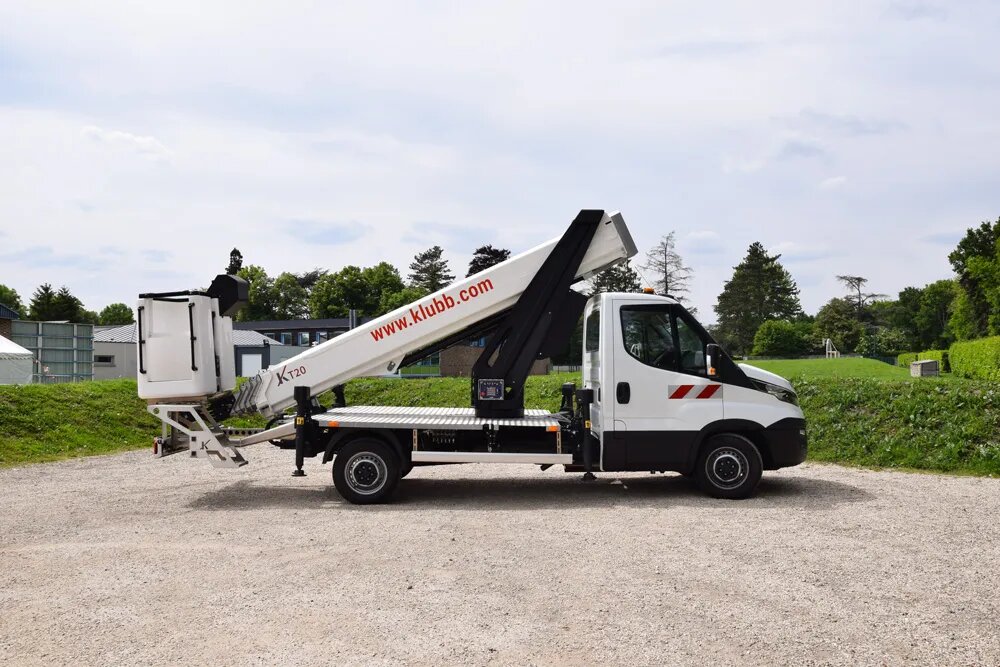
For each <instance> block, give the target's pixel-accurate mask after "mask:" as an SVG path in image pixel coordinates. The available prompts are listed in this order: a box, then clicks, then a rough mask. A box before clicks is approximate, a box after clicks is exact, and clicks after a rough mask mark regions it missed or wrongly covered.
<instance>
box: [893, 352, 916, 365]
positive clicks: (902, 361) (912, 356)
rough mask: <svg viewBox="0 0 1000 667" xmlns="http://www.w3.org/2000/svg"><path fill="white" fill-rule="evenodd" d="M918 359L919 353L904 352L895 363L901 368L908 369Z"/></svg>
mask: <svg viewBox="0 0 1000 667" xmlns="http://www.w3.org/2000/svg"><path fill="white" fill-rule="evenodd" d="M919 357H920V353H919V352H904V353H902V354H901V355H899V356H898V357H896V363H897V364H898V365H900V366H902V367H903V368H909V367H910V364H912V363H913V362H914V361H916V360H917V359H918V358H919Z"/></svg>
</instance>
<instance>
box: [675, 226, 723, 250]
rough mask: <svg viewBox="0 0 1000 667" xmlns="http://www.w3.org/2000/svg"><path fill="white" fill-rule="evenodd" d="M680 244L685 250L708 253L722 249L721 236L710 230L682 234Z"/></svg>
mask: <svg viewBox="0 0 1000 667" xmlns="http://www.w3.org/2000/svg"><path fill="white" fill-rule="evenodd" d="M682 245H683V247H684V250H685V251H686V252H691V253H694V254H699V255H708V254H713V253H717V252H720V251H721V250H722V237H721V236H719V234H718V233H717V232H713V231H712V230H699V231H693V232H688V233H687V234H686V235H685V236H684V238H683V239H682Z"/></svg>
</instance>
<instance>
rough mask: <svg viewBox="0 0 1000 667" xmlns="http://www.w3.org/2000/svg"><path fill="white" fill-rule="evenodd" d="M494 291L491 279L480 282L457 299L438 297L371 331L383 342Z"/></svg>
mask: <svg viewBox="0 0 1000 667" xmlns="http://www.w3.org/2000/svg"><path fill="white" fill-rule="evenodd" d="M492 289H493V281H492V280H490V279H489V278H486V279H485V280H480V281H479V282H478V283H476V284H475V285H469V286H468V287H466V288H464V289H461V290H459V291H458V295H457V297H453V296H451V295H450V294H442V295H441V296H436V297H434V298H433V299H431V302H430V303H428V304H423V303H419V304H417V305H416V306H414V307H412V308H410V312H409V313H407V314H406V315H405V316H404V317H400V318H397V319H395V320H393V321H391V322H389V323H388V324H383V325H382V326H380V327H376V328H374V329H372V330H371V332H370V333H371V335H372V338H374V339H375V340H382V339H383V338H386V337H387V336H391V335H392V334H394V333H396V332H397V331H402V330H403V329H406V328H408V327H409V326H410V325H411V324H419V323H420V322H423V321H424V320H426V319H430V318H431V317H434V316H435V315H437V314H438V313H443V312H444V311H446V310H451V309H452V308H454V307H455V306H458V305H459V304H462V303H465V302H466V301H471V300H472V299H475V298H476V297H477V296H482V295H483V294H486V293H487V292H489V291H491V290H492Z"/></svg>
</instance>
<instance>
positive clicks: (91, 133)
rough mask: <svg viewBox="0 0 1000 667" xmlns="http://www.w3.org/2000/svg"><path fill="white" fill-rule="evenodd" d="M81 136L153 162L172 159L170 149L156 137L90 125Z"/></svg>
mask: <svg viewBox="0 0 1000 667" xmlns="http://www.w3.org/2000/svg"><path fill="white" fill-rule="evenodd" d="M81 134H82V135H83V136H84V137H87V138H88V139H90V140H92V141H94V142H96V143H99V144H107V145H109V146H111V147H113V148H117V149H123V150H129V151H133V152H135V153H138V154H139V155H141V156H143V157H145V158H149V159H152V160H163V159H166V158H169V157H170V149H168V148H167V147H166V146H164V145H163V144H162V143H160V142H159V140H157V139H156V137H148V136H140V135H137V134H131V133H129V132H122V131H121V130H105V129H103V128H100V127H97V126H96V125H88V126H87V127H85V128H83V130H82V131H81Z"/></svg>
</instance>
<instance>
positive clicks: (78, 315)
mask: <svg viewBox="0 0 1000 667" xmlns="http://www.w3.org/2000/svg"><path fill="white" fill-rule="evenodd" d="M53 305H54V306H55V309H56V312H57V315H56V318H55V319H57V320H67V321H69V322H82V321H83V319H84V316H85V312H84V308H83V303H82V302H81V301H80V300H79V299H77V298H76V297H75V296H73V293H72V292H70V291H69V288H68V287H66V286H65V285H63V286H62V287H60V288H59V291H58V292H56V296H55V299H53Z"/></svg>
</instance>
